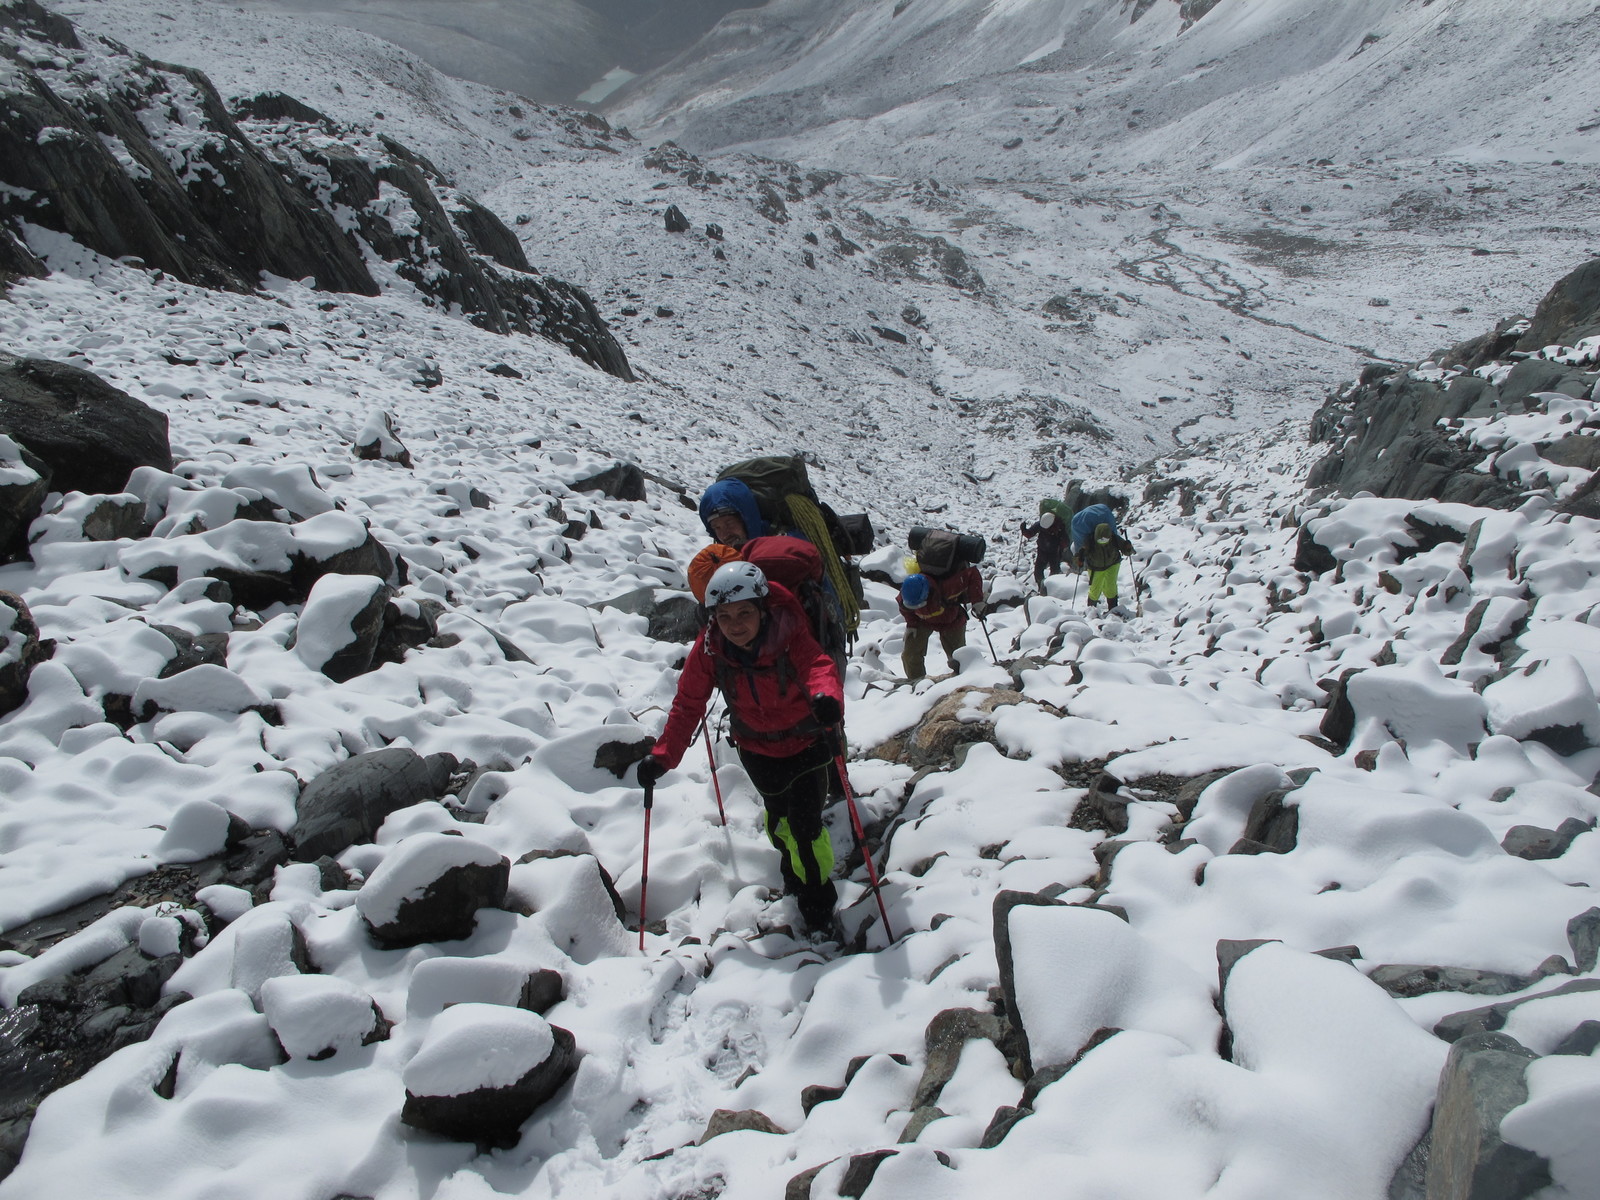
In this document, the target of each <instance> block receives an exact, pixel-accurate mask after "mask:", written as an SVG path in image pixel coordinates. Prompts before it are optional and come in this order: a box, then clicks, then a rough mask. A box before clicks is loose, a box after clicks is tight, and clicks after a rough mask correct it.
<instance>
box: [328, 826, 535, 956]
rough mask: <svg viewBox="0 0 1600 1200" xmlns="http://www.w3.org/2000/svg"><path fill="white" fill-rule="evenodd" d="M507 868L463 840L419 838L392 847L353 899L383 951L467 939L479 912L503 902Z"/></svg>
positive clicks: (483, 849) (481, 847)
mask: <svg viewBox="0 0 1600 1200" xmlns="http://www.w3.org/2000/svg"><path fill="white" fill-rule="evenodd" d="M510 878H511V864H510V862H509V861H508V860H506V859H504V858H502V857H501V856H500V852H499V851H497V850H494V849H492V848H491V847H489V846H485V845H484V844H483V843H482V842H477V841H474V840H472V839H471V838H467V837H456V836H452V835H451V834H447V833H419V834H415V835H413V836H412V837H408V838H406V839H405V840H404V841H402V842H400V843H399V844H398V845H397V846H395V847H394V849H393V850H391V851H390V852H389V854H388V856H387V857H386V858H385V859H384V860H383V863H382V864H381V865H380V866H379V867H378V869H377V870H376V871H374V872H373V873H372V876H371V878H369V879H368V880H367V881H366V883H365V884H363V885H362V887H361V891H360V892H358V893H357V894H356V909H357V910H358V911H359V912H360V913H361V918H362V920H363V921H364V922H365V923H366V926H367V930H368V932H369V933H371V935H372V940H373V941H375V942H377V943H378V945H380V946H383V947H384V948H386V949H397V948H399V947H403V946H415V945H418V944H420V943H422V942H451V941H456V940H458V939H460V938H464V937H468V936H470V935H471V933H472V930H473V926H474V924H475V919H476V916H477V912H478V910H479V909H480V908H498V907H500V906H501V905H503V904H504V903H505V898H506V886H507V884H508V883H509V882H510Z"/></svg>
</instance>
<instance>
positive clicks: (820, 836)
mask: <svg viewBox="0 0 1600 1200" xmlns="http://www.w3.org/2000/svg"><path fill="white" fill-rule="evenodd" d="M739 761H740V763H742V764H743V766H744V769H745V773H746V774H747V775H749V776H750V781H751V782H752V783H754V784H755V786H756V791H758V792H760V793H761V801H762V803H763V804H764V805H765V807H766V810H767V837H768V838H769V839H771V841H772V844H773V845H774V846H775V847H777V850H778V853H779V854H780V855H782V856H783V857H782V862H781V864H780V866H781V870H782V872H783V887H784V891H786V892H788V893H789V894H790V895H792V896H794V897H796V898H797V899H798V900H799V901H800V913H801V915H802V916H803V917H804V918H805V921H806V924H807V925H809V926H811V927H812V928H819V927H822V926H825V925H826V924H827V923H828V921H829V920H830V919H831V918H832V915H833V905H834V899H835V892H834V886H833V879H832V875H833V839H832V837H831V836H830V835H829V833H828V831H827V830H826V829H825V828H824V827H823V824H822V809H823V807H824V805H825V804H826V803H827V798H828V779H829V767H830V764H831V763H832V761H833V757H832V755H831V754H830V753H829V752H828V748H827V746H826V744H825V743H824V742H822V741H821V740H818V741H816V742H814V743H812V744H811V745H810V746H807V747H806V748H805V749H804V750H802V751H800V753H798V754H791V755H789V756H787V757H785V758H772V757H769V756H768V755H765V754H754V753H752V752H751V751H749V750H746V749H745V748H743V747H740V748H739Z"/></svg>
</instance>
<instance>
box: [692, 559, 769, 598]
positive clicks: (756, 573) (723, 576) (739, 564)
mask: <svg viewBox="0 0 1600 1200" xmlns="http://www.w3.org/2000/svg"><path fill="white" fill-rule="evenodd" d="M767 590H768V589H767V576H766V573H765V572H764V571H762V569H761V568H760V567H758V566H756V565H755V563H752V562H745V561H744V560H742V559H736V560H735V561H733V562H725V563H723V564H722V565H721V566H720V567H718V568H717V569H716V570H715V571H713V572H712V574H711V582H710V583H708V584H706V607H707V608H716V607H717V605H719V604H735V603H737V602H738V601H740V600H762V599H765V598H766V595H767Z"/></svg>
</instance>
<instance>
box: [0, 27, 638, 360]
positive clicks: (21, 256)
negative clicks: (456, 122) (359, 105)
mask: <svg viewBox="0 0 1600 1200" xmlns="http://www.w3.org/2000/svg"><path fill="white" fill-rule="evenodd" d="M21 42H31V43H34V44H39V43H43V44H47V45H52V46H55V47H57V48H59V49H60V51H61V52H62V58H61V59H59V60H57V61H62V60H64V59H68V58H70V59H72V60H74V62H75V64H76V65H75V68H74V70H73V71H72V73H71V76H70V84H71V86H70V87H69V88H68V87H63V88H60V89H59V90H58V88H57V87H56V86H53V85H55V84H57V83H58V81H59V79H60V77H61V76H62V74H63V73H62V72H61V71H59V70H57V69H53V68H51V67H50V66H49V65H48V60H39V61H43V62H45V64H46V65H43V66H41V65H37V62H36V60H37V59H38V56H37V55H36V54H32V53H30V54H26V55H23V54H18V53H17V52H16V51H15V50H14V49H12V47H14V46H15V45H16V44H18V43H21ZM0 54H3V55H5V56H6V57H7V58H9V59H10V60H11V71H12V75H11V76H10V78H12V79H13V80H14V81H15V82H13V83H12V84H11V85H10V86H8V87H7V88H6V89H5V92H4V100H5V103H4V104H3V105H0V183H4V184H8V185H10V186H9V188H6V189H3V190H0V280H3V279H4V278H6V277H8V276H14V275H21V274H35V273H38V270H39V265H38V261H37V259H35V258H34V257H33V255H32V254H31V252H29V251H28V250H27V248H26V247H25V246H23V245H21V244H20V243H19V242H18V241H17V239H16V237H15V235H14V234H13V232H12V229H11V228H8V225H15V224H17V223H20V222H22V221H27V222H30V223H32V224H35V225H38V226H41V227H43V228H46V229H51V230H56V231H58V232H61V233H65V234H67V235H68V236H69V237H72V238H73V239H74V240H76V241H78V242H80V243H82V244H83V245H85V246H88V247H89V248H91V249H93V250H96V251H98V252H99V253H101V254H104V255H106V256H107V257H110V258H122V259H127V260H132V261H134V262H135V263H137V264H142V265H144V266H146V267H149V268H152V269H157V270H161V271H165V272H168V273H170V274H172V275H174V276H176V277H177V278H179V279H181V280H183V281H184V282H186V283H190V284H195V285H198V286H201V287H211V288H224V289H228V290H232V291H248V290H250V289H252V288H254V287H256V286H257V284H258V282H259V279H260V276H261V274H262V273H263V272H269V273H271V274H274V275H279V276H284V277H286V278H290V279H305V278H309V279H312V280H313V281H314V282H315V285H316V286H317V287H319V288H321V289H324V290H327V291H338V292H354V293H357V294H361V295H369V296H370V295H376V294H377V293H378V290H379V289H378V284H377V283H376V281H375V280H374V278H373V276H372V274H371V272H370V271H369V270H368V268H367V258H366V256H367V254H368V253H369V252H375V253H376V254H377V255H378V256H379V257H381V258H384V259H386V260H388V261H390V262H392V263H394V264H395V267H396V270H397V272H398V273H399V274H400V275H401V276H402V277H403V278H405V279H407V280H409V281H410V282H411V283H413V284H415V285H416V287H417V288H418V289H419V290H420V291H421V292H422V293H423V294H424V295H426V296H428V297H430V298H432V299H433V300H434V301H435V302H437V303H438V304H439V305H440V306H441V307H453V308H459V310H460V311H461V312H463V313H464V314H466V316H467V317H468V319H470V320H471V321H473V322H474V323H475V324H478V325H480V326H482V327H483V328H486V329H490V330H493V331H495V332H499V333H508V332H512V331H516V332H520V333H533V334H539V335H541V336H544V337H547V338H550V339H551V340H553V341H556V342H558V343H560V344H562V345H563V346H565V347H567V349H568V350H570V351H571V352H572V353H573V354H574V355H576V356H578V357H579V358H582V359H583V360H584V361H586V362H588V363H590V364H591V365H593V366H596V367H598V368H599V369H601V370H604V371H607V372H609V373H611V374H613V375H616V376H618V377H619V378H622V379H630V380H631V379H632V378H633V373H632V370H631V369H630V368H629V366H628V361H627V356H626V355H625V354H624V352H623V350H622V348H621V346H620V345H619V344H618V343H617V341H616V339H615V338H614V337H613V336H612V335H611V333H610V331H609V329H608V328H607V327H606V324H605V322H604V321H603V320H601V318H600V316H599V313H598V312H597V311H596V309H595V307H594V303H593V302H592V301H591V300H590V299H589V297H588V296H587V295H585V294H584V293H583V292H582V291H581V290H580V289H578V288H575V287H573V286H571V285H570V284H567V283H564V282H562V281H560V280H557V279H552V278H548V277H541V276H537V275H535V274H534V273H533V272H532V271H531V269H530V267H529V265H528V262H527V258H526V256H525V254H524V253H523V251H522V248H521V245H520V243H519V242H518V240H517V238H516V235H514V234H513V233H512V232H511V231H510V230H508V229H507V228H506V227H505V226H504V224H502V223H501V222H500V221H499V219H498V218H496V217H495V216H494V214H493V213H491V212H490V211H489V210H488V209H486V208H484V207H483V206H482V205H481V204H479V203H477V202H476V201H474V200H472V199H470V198H468V197H466V196H463V195H461V194H459V193H458V192H456V191H455V190H454V189H453V188H451V187H450V186H449V185H448V184H447V183H446V182H445V181H444V179H443V177H442V176H441V175H440V173H439V172H438V171H437V170H436V169H435V168H434V167H433V166H432V165H431V164H429V163H428V162H427V161H426V160H424V159H423V158H421V157H420V156H418V155H416V154H413V153H411V152H410V151H409V150H407V149H406V148H405V147H404V146H401V145H400V144H398V143H396V142H394V141H392V140H390V139H387V138H383V137H380V136H375V135H373V134H372V133H371V132H370V131H368V130H362V129H357V128H354V127H346V126H341V125H338V124H337V123H335V122H334V121H332V120H330V119H329V118H327V117H325V116H324V115H322V114H321V113H318V112H317V111H316V110H314V109H312V108H310V107H309V106H307V105H305V104H303V103H301V102H300V101H298V100H295V99H294V98H292V97H288V96H282V95H277V94H269V95H262V96H257V97H255V98H253V99H251V100H246V101H243V102H241V103H240V104H239V105H238V106H237V108H236V109H235V110H234V111H233V112H231V113H230V112H229V110H228V109H227V107H226V106H225V105H224V104H223V102H222V99H221V97H220V96H219V95H218V93H217V91H216V89H215V88H214V87H213V86H212V84H211V82H210V81H209V80H208V79H207V78H206V77H205V75H204V74H202V73H201V72H199V71H196V70H192V69H189V68H185V67H179V66H173V65H171V64H167V63H158V62H155V61H153V60H151V59H149V58H146V57H145V56H143V55H139V54H135V53H132V52H131V51H129V50H128V49H127V48H126V47H123V46H121V45H118V44H117V43H115V42H112V41H109V40H108V39H103V38H90V39H80V37H79V35H78V33H77V31H76V30H75V29H74V28H73V26H72V24H71V22H69V21H68V20H66V19H65V18H63V17H60V16H58V15H56V14H54V13H51V12H49V11H48V10H46V9H44V8H43V7H41V6H40V5H38V4H37V3H36V2H35V0H19V2H18V3H17V4H14V5H11V6H9V7H5V8H3V9H0ZM179 109H181V110H182V111H183V113H184V116H183V118H182V125H183V134H184V136H183V137H182V138H179V139H164V137H163V131H164V130H165V128H166V127H167V126H169V125H173V124H176V123H177V121H178V119H177V118H176V117H175V116H174V114H175V112H177V111H178V110H179ZM113 147H117V148H118V150H119V152H118V153H113V149H112V148H113ZM169 152H170V153H169ZM173 155H176V156H177V159H176V161H175V160H174V158H173ZM385 188H387V189H389V190H388V191H387V192H386V191H385ZM397 194H398V195H399V196H403V198H404V202H403V203H404V208H405V210H406V211H404V212H399V211H393V212H392V210H393V208H394V206H393V204H392V201H393V200H394V199H395V198H396V195H397ZM336 211H337V212H340V213H342V214H344V215H345V216H346V217H349V218H353V225H354V228H353V229H351V230H348V231H347V229H346V228H345V227H344V223H343V222H342V221H341V219H340V218H339V217H336V216H335V212H336ZM391 216H393V218H394V219H391Z"/></svg>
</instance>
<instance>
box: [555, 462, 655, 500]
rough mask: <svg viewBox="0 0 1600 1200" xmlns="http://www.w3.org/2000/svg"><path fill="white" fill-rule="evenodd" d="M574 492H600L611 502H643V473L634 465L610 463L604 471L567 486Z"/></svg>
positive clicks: (629, 463)
mask: <svg viewBox="0 0 1600 1200" xmlns="http://www.w3.org/2000/svg"><path fill="white" fill-rule="evenodd" d="M568 486H570V487H571V488H572V490H573V491H575V492H601V493H603V494H604V495H606V496H609V497H610V498H611V499H613V500H643V499H644V498H645V491H644V472H643V471H642V470H640V469H639V467H638V465H637V464H636V463H631V462H616V463H612V464H611V465H610V466H609V467H607V468H606V469H605V470H604V471H600V472H598V473H596V474H594V475H589V476H586V477H585V478H583V479H579V480H577V481H576V482H574V483H572V484H569V485H568Z"/></svg>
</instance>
